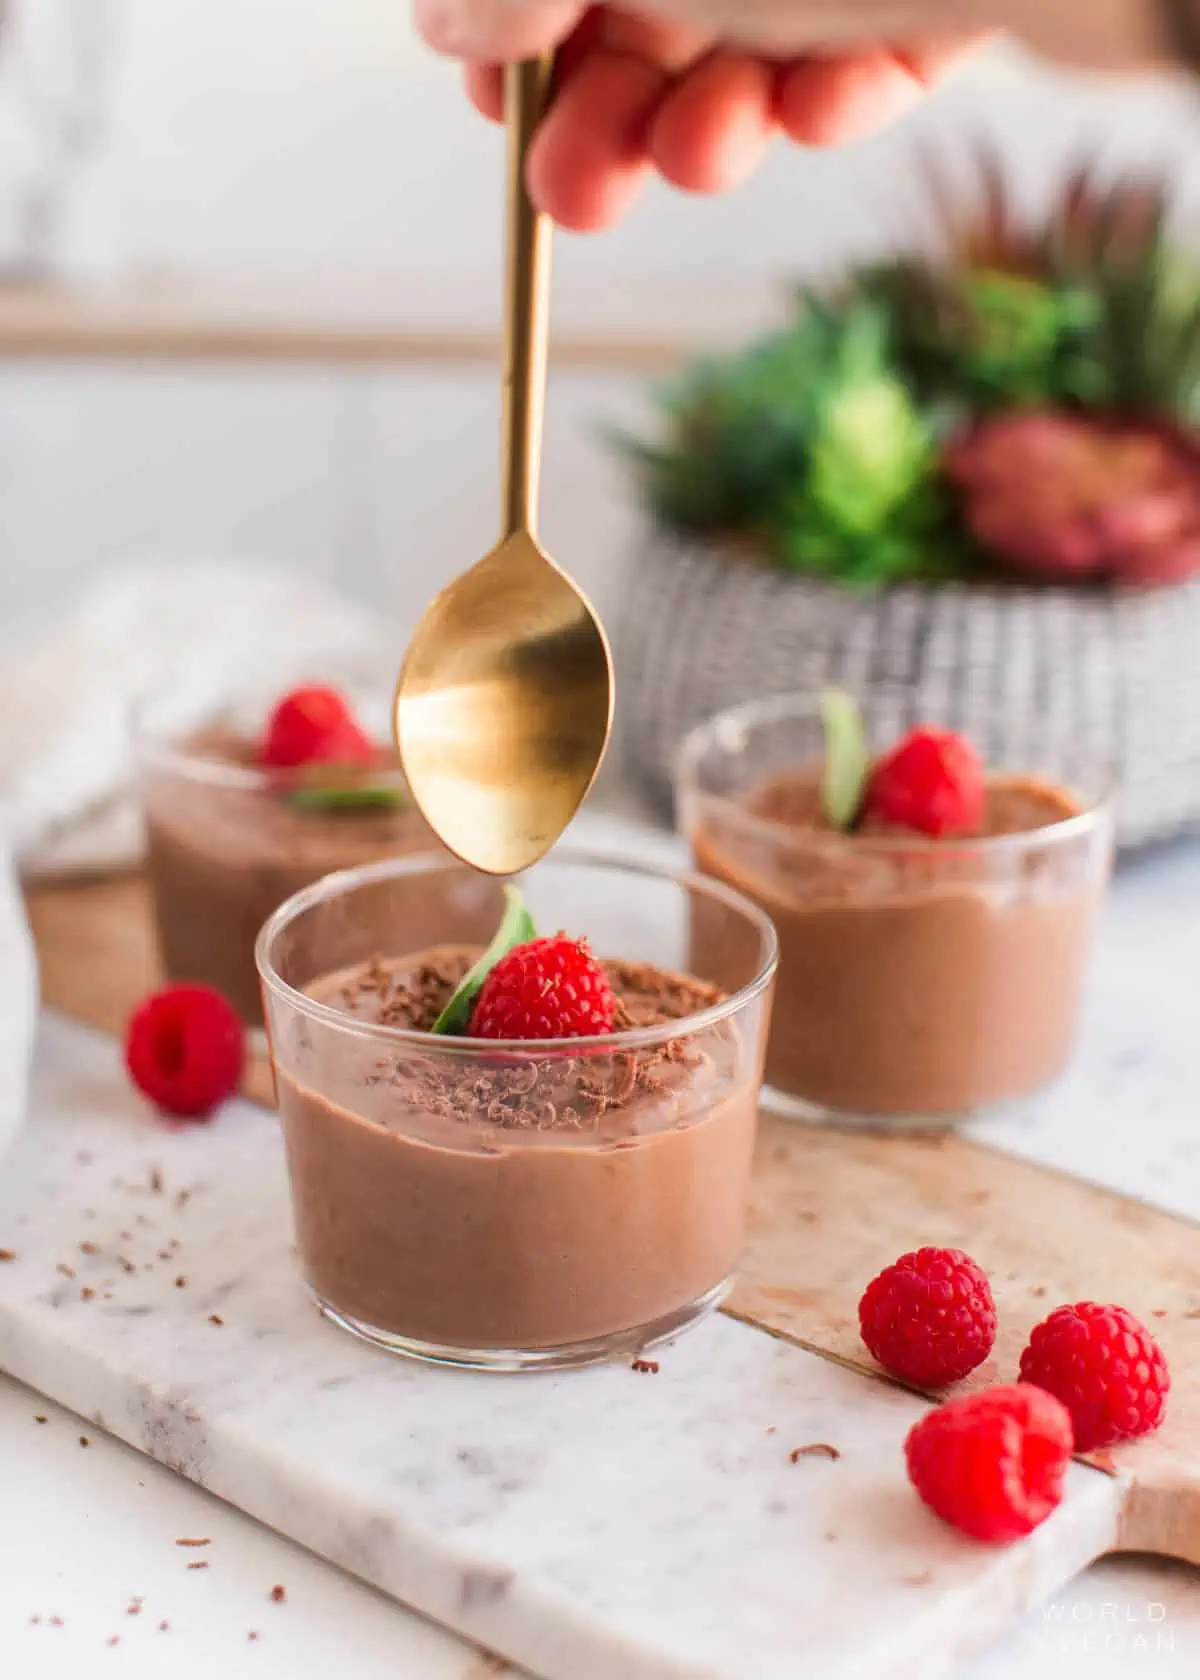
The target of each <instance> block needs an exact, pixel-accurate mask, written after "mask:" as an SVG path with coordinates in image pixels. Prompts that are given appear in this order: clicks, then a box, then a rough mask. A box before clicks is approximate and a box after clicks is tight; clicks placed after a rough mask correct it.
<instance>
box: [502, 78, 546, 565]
mask: <svg viewBox="0 0 1200 1680" xmlns="http://www.w3.org/2000/svg"><path fill="white" fill-rule="evenodd" d="M553 68H554V55H553V53H545V54H544V55H543V56H542V57H541V58H536V59H529V60H527V61H526V62H524V63H522V64H510V65H509V66H508V68H507V70H506V71H505V79H504V112H505V122H506V125H507V129H508V230H507V237H508V250H507V297H506V331H505V341H504V419H503V430H502V433H501V458H500V494H501V506H502V510H503V519H504V528H503V531H502V532H501V536H502V537H510V536H512V535H513V533H514V532H515V531H528V532H529V533H530V535H532V536H536V535H537V500H538V480H539V477H540V475H541V464H542V411H543V409H544V407H545V402H546V338H547V328H548V322H549V312H550V237H551V227H550V221H549V218H548V217H547V216H544V215H542V214H541V213H540V211H538V210H535V208H534V206H533V201H532V199H531V198H530V196H529V192H528V190H527V188H526V186H525V157H526V154H527V152H528V150H529V143H530V141H531V140H532V138H533V132H534V129H535V128H536V127H537V125H538V122H539V120H540V118H541V115H542V112H543V110H544V109H545V106H546V100H547V97H548V95H549V91H550V78H551V74H552V72H553Z"/></svg>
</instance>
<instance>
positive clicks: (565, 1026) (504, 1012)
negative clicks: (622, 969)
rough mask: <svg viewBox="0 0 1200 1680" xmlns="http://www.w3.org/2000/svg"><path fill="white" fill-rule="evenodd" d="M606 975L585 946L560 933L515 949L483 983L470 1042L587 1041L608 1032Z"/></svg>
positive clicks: (609, 1006)
mask: <svg viewBox="0 0 1200 1680" xmlns="http://www.w3.org/2000/svg"><path fill="white" fill-rule="evenodd" d="M614 1006H615V1000H614V998H613V994H612V987H611V986H610V985H609V983H608V975H607V974H605V972H604V970H603V968H602V967H601V966H600V964H599V963H598V962H597V961H596V959H595V957H594V956H593V955H592V953H591V951H590V950H589V949H588V947H587V943H586V941H584V940H581V939H567V938H566V937H565V936H564V935H563V934H559V935H558V936H557V937H555V938H553V939H531V940H530V941H529V942H528V944H525V945H517V946H514V948H513V949H512V950H511V951H509V952H508V954H507V955H506V956H504V957H501V959H500V961H499V962H498V963H497V964H496V966H495V968H494V969H493V970H492V972H491V973H490V974H489V975H488V977H487V979H486V980H485V981H484V983H483V988H482V990H481V991H480V993H479V997H478V1000H477V1001H476V1004H475V1010H474V1013H473V1014H472V1016H471V1036H472V1037H473V1038H587V1037H590V1036H591V1035H593V1034H598V1033H607V1032H611V1031H612V1024H613V1010H614Z"/></svg>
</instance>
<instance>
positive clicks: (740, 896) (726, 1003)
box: [254, 846, 779, 1059]
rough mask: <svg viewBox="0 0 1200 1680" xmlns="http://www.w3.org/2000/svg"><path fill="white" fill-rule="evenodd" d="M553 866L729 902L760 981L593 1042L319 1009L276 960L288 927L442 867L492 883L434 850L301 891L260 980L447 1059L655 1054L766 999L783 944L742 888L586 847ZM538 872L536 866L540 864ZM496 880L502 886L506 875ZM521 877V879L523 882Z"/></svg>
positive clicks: (557, 853) (291, 1002) (342, 1021)
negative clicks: (746, 927)
mask: <svg viewBox="0 0 1200 1680" xmlns="http://www.w3.org/2000/svg"><path fill="white" fill-rule="evenodd" d="M546 861H547V862H548V863H563V864H566V865H568V866H571V865H574V866H576V867H582V868H589V869H607V870H611V871H613V872H614V873H619V872H624V873H632V874H635V875H639V876H641V877H642V878H643V879H645V880H651V881H653V880H657V881H660V882H663V883H666V884H667V885H670V886H675V887H682V888H684V889H685V890H686V891H694V892H698V893H700V894H702V895H703V896H705V897H707V898H709V899H713V900H716V901H717V902H719V903H721V904H724V905H725V906H726V907H727V908H728V909H730V910H734V911H736V912H737V913H738V914H739V915H741V916H742V917H743V918H744V920H745V921H747V922H748V923H749V924H750V925H751V926H752V927H754V928H755V929H756V931H757V932H758V934H759V939H760V948H761V951H762V955H761V958H760V961H759V965H758V968H757V971H756V972H755V974H754V977H753V978H752V979H751V980H749V981H747V983H746V984H745V985H744V986H741V987H739V988H738V990H737V991H736V992H731V993H730V994H729V996H728V997H726V998H723V999H722V1000H721V1002H720V1003H714V1004H710V1005H709V1006H708V1007H707V1008H706V1009H699V1010H697V1011H696V1012H695V1013H694V1014H692V1015H682V1016H680V1017H679V1018H678V1019H676V1020H671V1021H662V1022H659V1023H658V1024H657V1025H655V1026H649V1027H623V1028H621V1029H619V1030H618V1031H616V1032H611V1033H594V1034H591V1035H589V1036H588V1037H586V1038H585V1037H580V1038H545V1039H527V1038H516V1039H491V1038H489V1039H472V1038H463V1037H457V1036H452V1035H450V1034H449V1033H445V1034H443V1033H432V1032H418V1031H417V1030H416V1029H414V1028H412V1027H394V1026H386V1025H384V1024H383V1023H382V1022H376V1021H356V1020H354V1019H353V1018H352V1017H351V1016H350V1015H348V1014H347V1013H346V1012H345V1011H344V1010H340V1009H335V1008H333V1006H332V1005H331V1004H327V1003H319V1002H318V1001H317V999H315V998H311V997H309V996H308V994H307V993H305V992H302V991H299V990H298V989H297V988H296V987H295V986H292V985H290V984H289V983H288V981H286V980H285V979H284V978H283V976H282V975H281V974H280V973H279V971H278V969H277V968H276V967H275V964H274V961H273V960H272V956H271V947H272V945H273V944H274V942H275V941H276V940H277V939H278V938H279V936H280V935H281V934H282V933H283V931H284V929H285V928H287V927H288V926H290V924H291V923H293V922H294V921H295V920H296V919H297V918H298V917H300V916H302V915H304V914H306V912H308V911H309V910H312V909H314V908H315V907H316V906H318V905H320V904H323V903H329V902H331V901H333V900H334V899H336V898H338V897H340V896H342V895H344V894H347V893H350V892H353V891H355V890H356V889H358V888H360V887H367V886H373V885H375V884H377V883H378V882H380V881H388V880H401V879H403V878H404V877H406V876H415V875H427V874H430V873H432V872H433V871H434V870H435V869H436V870H442V871H454V872H458V873H461V874H464V875H468V876H471V877H473V878H474V879H476V880H486V879H488V877H486V876H480V875H479V874H478V873H477V872H476V871H475V870H473V869H471V868H470V866H469V865H468V864H465V863H462V862H461V861H460V860H459V859H458V858H455V857H453V856H451V855H450V854H448V853H446V852H432V851H430V852H414V853H410V854H408V855H407V856H405V857H399V858H383V859H381V860H380V861H378V862H375V863H367V864H361V865H359V866H358V867H357V868H355V869H342V870H338V871H336V872H335V873H334V874H332V875H325V876H323V877H322V878H321V880H319V881H315V882H314V883H313V884H312V885H311V886H309V887H304V888H302V889H301V890H300V891H299V892H298V893H293V894H292V896H291V898H288V899H285V900H284V902H283V903H282V904H281V905H280V906H279V908H278V909H277V910H275V911H274V912H273V913H272V914H271V915H270V916H269V917H268V918H267V920H266V921H265V922H264V923H263V925H262V928H261V929H260V930H259V934H258V938H257V939H256V940H255V942H254V962H255V966H256V968H257V969H258V974H259V978H260V980H261V981H262V984H263V985H264V987H266V988H267V990H268V991H270V992H271V994H272V995H273V996H274V997H275V998H276V999H278V1000H279V1001H280V1002H282V1003H286V1004H287V1005H288V1007H289V1008H291V1009H294V1010H297V1011H299V1013H300V1014H302V1015H305V1016H306V1017H307V1018H308V1019H309V1020H311V1021H316V1022H318V1023H319V1024H321V1025H324V1026H329V1027H334V1028H336V1029H337V1030H338V1031H340V1032H347V1033H351V1034H353V1035H355V1036H357V1037H361V1038H366V1039H370V1040H372V1041H373V1042H375V1043H377V1044H390V1045H392V1046H398V1045H403V1046H404V1047H406V1048H407V1049H409V1050H414V1049H423V1050H426V1051H437V1052H439V1053H440V1054H442V1055H446V1054H451V1055H456V1056H465V1057H472V1056H484V1055H486V1056H493V1055H495V1054H497V1053H498V1052H499V1053H503V1054H512V1053H514V1052H515V1053H518V1054H520V1055H522V1056H524V1057H526V1058H527V1059H528V1058H530V1057H531V1056H532V1057H540V1056H553V1055H562V1054H573V1055H583V1054H595V1053H597V1052H607V1053H609V1054H618V1053H620V1052H621V1051H627V1050H646V1049H653V1048H654V1047H656V1046H657V1045H659V1044H662V1043H663V1042H665V1041H667V1040H669V1039H673V1038H691V1037H693V1036H695V1035H696V1034H697V1033H701V1032H705V1031H707V1030H708V1029H709V1028H710V1027H714V1026H717V1025H719V1024H720V1023H721V1022H722V1021H727V1020H729V1019H730V1018H731V1017H732V1016H734V1015H737V1014H739V1013H740V1012H741V1011H742V1010H743V1009H745V1008H746V1006H747V1005H748V1004H750V1003H753V1002H754V1001H755V999H757V998H759V997H761V996H762V995H763V993H764V992H765V991H766V990H767V988H768V987H769V986H770V984H771V982H772V980H773V979H774V977H775V970H776V968H777V966H778V963H779V939H778V935H777V934H776V932H775V924H774V922H773V921H772V920H771V918H770V916H768V915H767V914H766V912H765V911H763V910H760V909H759V907H758V906H757V905H756V904H754V903H753V902H752V901H751V900H750V899H748V898H747V897H746V896H745V894H744V893H740V892H738V891H737V890H736V888H734V887H728V886H726V885H725V883H724V882H722V881H716V880H714V879H713V878H712V877H711V876H708V875H702V874H701V873H700V872H699V871H697V870H693V869H685V868H678V867H674V866H672V865H670V864H659V863H654V862H651V861H645V860H642V859H638V858H631V857H629V856H627V855H622V854H620V853H618V852H608V851H600V850H596V851H592V850H589V849H588V848H586V847H578V846H564V847H562V848H561V849H559V848H556V849H555V850H554V852H553V853H552V854H551V855H550V857H548V858H547V860H546ZM533 867H534V868H536V867H537V865H536V864H535V865H534V866H533ZM491 878H492V879H494V880H496V881H497V883H498V884H499V882H500V877H491ZM515 879H516V880H517V881H519V880H520V876H517V877H515Z"/></svg>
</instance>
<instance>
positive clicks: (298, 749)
mask: <svg viewBox="0 0 1200 1680" xmlns="http://www.w3.org/2000/svg"><path fill="white" fill-rule="evenodd" d="M261 757H262V762H263V763H264V764H267V765H270V766H271V768H272V769H276V770H294V769H299V768H300V766H302V765H305V764H370V763H371V762H372V761H373V760H374V759H375V758H377V757H378V754H377V752H376V749H375V744H374V742H373V741H372V740H371V738H370V736H369V735H367V734H366V732H365V731H364V730H363V728H362V725H361V724H360V723H359V722H358V719H357V718H356V717H355V716H354V713H353V712H352V711H351V709H350V705H349V703H348V701H347V700H346V699H345V698H344V697H343V696H342V695H340V694H339V693H338V691H337V689H336V688H294V689H293V690H292V691H291V693H290V694H285V695H284V697H283V699H282V700H280V701H279V703H278V705H277V706H276V707H275V710H274V711H273V712H272V713H271V716H270V718H269V719H268V720H267V728H266V733H265V735H264V737H263V743H262V752H261Z"/></svg>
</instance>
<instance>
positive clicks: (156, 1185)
mask: <svg viewBox="0 0 1200 1680" xmlns="http://www.w3.org/2000/svg"><path fill="white" fill-rule="evenodd" d="M150 1188H151V1190H153V1192H154V1194H155V1195H156V1196H161V1195H162V1193H163V1188H164V1180H163V1175H162V1168H161V1167H151V1168H150Z"/></svg>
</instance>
